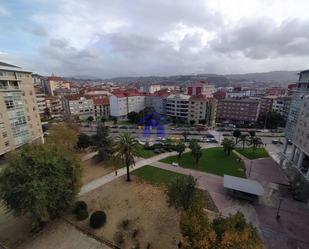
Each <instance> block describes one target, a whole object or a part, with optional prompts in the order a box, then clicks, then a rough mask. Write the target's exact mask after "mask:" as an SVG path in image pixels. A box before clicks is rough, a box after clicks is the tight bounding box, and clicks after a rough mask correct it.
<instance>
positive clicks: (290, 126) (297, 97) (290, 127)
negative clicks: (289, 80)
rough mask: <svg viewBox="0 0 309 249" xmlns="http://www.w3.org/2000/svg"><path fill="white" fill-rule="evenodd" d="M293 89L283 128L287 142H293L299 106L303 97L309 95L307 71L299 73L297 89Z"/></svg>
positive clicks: (308, 75)
mask: <svg viewBox="0 0 309 249" xmlns="http://www.w3.org/2000/svg"><path fill="white" fill-rule="evenodd" d="M294 89H295V90H294V91H293V93H292V101H291V105H290V110H289V115H288V118H287V123H286V128H285V136H286V138H287V139H288V140H293V138H294V131H295V127H296V124H297V120H298V115H299V110H300V106H301V104H302V101H303V97H304V96H305V95H306V94H308V93H309V70H305V71H301V72H300V73H299V80H298V83H297V88H294Z"/></svg>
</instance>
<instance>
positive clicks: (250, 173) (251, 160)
mask: <svg viewBox="0 0 309 249" xmlns="http://www.w3.org/2000/svg"><path fill="white" fill-rule="evenodd" d="M251 169H252V160H250V168H249V174H248V176H249V177H250V175H251Z"/></svg>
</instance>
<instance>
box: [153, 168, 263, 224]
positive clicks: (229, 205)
mask: <svg viewBox="0 0 309 249" xmlns="http://www.w3.org/2000/svg"><path fill="white" fill-rule="evenodd" d="M150 165H151V166H154V167H157V168H160V169H165V170H169V171H173V172H177V173H180V174H185V175H192V176H193V177H194V178H196V179H197V187H198V188H199V189H203V190H207V191H208V192H209V194H210V196H211V198H212V199H213V201H214V203H215V204H216V206H217V208H218V209H219V212H220V213H221V214H223V215H225V216H227V215H229V214H234V213H236V212H237V211H241V212H242V213H243V214H244V216H245V217H246V219H247V220H248V221H250V222H252V223H253V224H254V225H255V226H257V227H258V226H259V223H258V219H257V215H256V212H255V210H254V207H253V206H252V205H251V204H249V203H247V202H242V201H239V200H236V199H234V198H231V197H230V196H229V195H227V194H226V192H225V189H224V187H223V177H222V176H218V175H214V174H209V173H206V172H202V171H198V170H194V169H190V168H183V167H175V166H172V165H171V164H167V163H162V162H154V163H151V164H150Z"/></svg>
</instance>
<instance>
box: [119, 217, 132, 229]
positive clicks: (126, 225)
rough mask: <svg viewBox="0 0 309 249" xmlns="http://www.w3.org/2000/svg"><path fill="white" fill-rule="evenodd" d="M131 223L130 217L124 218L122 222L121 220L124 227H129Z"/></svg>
mask: <svg viewBox="0 0 309 249" xmlns="http://www.w3.org/2000/svg"><path fill="white" fill-rule="evenodd" d="M129 224H130V220H129V219H124V220H123V221H122V222H121V226H122V228H123V229H127V228H128V226H129Z"/></svg>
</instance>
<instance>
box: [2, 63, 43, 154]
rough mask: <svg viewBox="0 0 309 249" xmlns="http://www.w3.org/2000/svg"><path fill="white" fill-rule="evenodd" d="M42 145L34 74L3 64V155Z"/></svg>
mask: <svg viewBox="0 0 309 249" xmlns="http://www.w3.org/2000/svg"><path fill="white" fill-rule="evenodd" d="M28 142H43V133H42V126H41V121H40V115H39V111H38V107H37V101H36V96H35V90H34V83H33V78H32V73H31V72H29V71H27V70H24V69H22V68H20V67H16V66H13V65H10V64H7V63H3V62H0V155H3V154H5V153H7V152H9V151H11V150H14V149H16V148H18V147H19V146H21V145H23V144H25V143H28Z"/></svg>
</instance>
